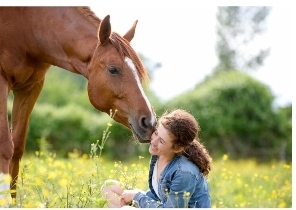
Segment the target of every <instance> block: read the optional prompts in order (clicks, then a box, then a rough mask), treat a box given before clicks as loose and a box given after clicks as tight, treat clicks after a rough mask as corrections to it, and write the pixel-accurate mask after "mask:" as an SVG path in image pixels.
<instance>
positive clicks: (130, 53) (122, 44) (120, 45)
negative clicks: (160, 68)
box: [110, 32, 149, 83]
mask: <svg viewBox="0 0 296 210" xmlns="http://www.w3.org/2000/svg"><path fill="white" fill-rule="evenodd" d="M110 41H111V43H112V44H113V45H114V46H115V47H116V48H117V49H118V51H119V52H120V54H121V55H122V56H123V57H125V56H127V57H129V58H130V59H131V60H132V61H133V63H134V65H135V66H136V69H137V71H138V74H139V77H140V79H141V81H142V82H144V83H148V81H149V77H148V73H147V71H146V69H145V68H144V66H143V64H142V62H141V60H140V58H139V56H138V55H137V54H136V52H135V51H134V49H133V48H132V47H131V46H130V44H129V42H128V41H127V40H125V39H124V38H122V37H121V36H120V35H118V34H117V33H116V32H112V34H111V36H110Z"/></svg>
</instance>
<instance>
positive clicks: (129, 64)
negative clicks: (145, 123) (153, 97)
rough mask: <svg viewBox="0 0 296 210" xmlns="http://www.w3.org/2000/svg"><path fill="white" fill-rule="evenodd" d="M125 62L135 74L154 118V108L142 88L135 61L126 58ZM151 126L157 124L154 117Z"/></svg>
mask: <svg viewBox="0 0 296 210" xmlns="http://www.w3.org/2000/svg"><path fill="white" fill-rule="evenodd" d="M124 61H125V62H126V63H127V65H128V66H129V67H130V69H131V70H132V72H133V74H134V76H135V79H136V81H137V84H138V87H139V89H140V91H141V94H142V96H143V98H144V99H145V101H146V104H147V106H148V108H149V110H150V113H151V116H153V112H152V108H151V107H152V106H151V104H150V102H149V100H148V98H147V96H146V94H145V92H144V90H143V87H142V84H141V81H140V78H139V76H138V74H137V71H136V67H135V64H134V63H133V61H132V60H131V59H130V58H128V57H125V59H124ZM151 124H152V125H154V124H155V119H154V117H151Z"/></svg>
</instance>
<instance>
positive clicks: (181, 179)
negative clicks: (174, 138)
mask: <svg viewBox="0 0 296 210" xmlns="http://www.w3.org/2000/svg"><path fill="white" fill-rule="evenodd" d="M195 182H196V179H195V177H194V176H193V175H192V174H191V173H189V172H181V171H179V172H177V173H176V174H175V176H174V178H173V180H172V181H171V182H170V183H169V185H168V186H166V184H167V183H164V184H162V183H160V184H162V185H164V186H162V187H161V188H162V189H164V191H165V192H164V195H165V196H164V198H163V199H161V201H158V200H155V199H153V198H151V197H149V196H148V195H147V193H146V194H143V193H137V194H136V195H135V196H134V199H133V200H134V202H135V204H136V205H137V204H138V205H139V207H141V208H187V207H188V202H189V200H190V197H191V194H192V192H194V190H195V186H196V183H195Z"/></svg>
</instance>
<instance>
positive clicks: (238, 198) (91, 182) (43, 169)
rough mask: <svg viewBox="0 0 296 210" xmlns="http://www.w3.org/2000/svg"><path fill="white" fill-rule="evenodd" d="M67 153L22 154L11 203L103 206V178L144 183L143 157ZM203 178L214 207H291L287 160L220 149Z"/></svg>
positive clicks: (132, 185)
mask: <svg viewBox="0 0 296 210" xmlns="http://www.w3.org/2000/svg"><path fill="white" fill-rule="evenodd" d="M68 156H69V158H67V159H63V158H59V157H55V156H54V155H52V154H46V155H45V154H43V153H40V152H36V154H35V155H27V156H25V157H24V158H23V160H22V162H21V169H20V174H19V180H18V189H17V199H16V200H14V201H13V204H12V205H11V207H14V208H15V207H17V208H35V207H50V208H52V207H55V208H60V207H68V208H70V207H71V208H72V207H75V208H86V207H99V208H104V207H105V203H106V202H105V200H104V199H102V198H101V193H100V187H101V185H102V183H103V182H104V181H105V180H106V179H117V180H120V181H122V182H123V183H124V184H125V186H126V187H127V188H140V189H144V190H145V189H147V174H148V162H149V158H143V157H137V158H136V159H135V160H132V161H130V162H129V163H121V162H120V161H119V162H110V161H107V160H104V159H103V158H98V157H96V156H92V157H90V156H89V155H86V154H79V153H78V152H77V151H74V152H73V153H69V155H68ZM209 184H210V190H211V198H212V206H213V207H214V208H225V207H231V208H241V207H242V208H247V207H252V208H257V207H260V208H263V207H264V208H266V207H268V208H278V207H279V208H291V207H292V166H291V165H288V164H284V163H278V162H274V163H268V164H257V163H256V161H254V160H241V161H235V160H231V159H230V158H229V157H228V156H227V155H224V156H223V157H221V158H220V159H217V160H214V161H213V171H212V172H211V174H210V177H209ZM0 204H1V200H0ZM0 206H1V205H0Z"/></svg>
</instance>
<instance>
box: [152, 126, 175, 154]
mask: <svg viewBox="0 0 296 210" xmlns="http://www.w3.org/2000/svg"><path fill="white" fill-rule="evenodd" d="M173 140H174V139H173V134H172V133H171V132H170V131H169V130H167V129H166V128H165V127H163V126H162V124H161V123H160V124H159V126H158V127H157V129H156V130H155V131H154V133H153V134H152V136H151V144H150V147H149V152H150V154H151V155H157V156H165V157H168V158H170V157H173V156H175V153H176V152H175V151H174V150H173Z"/></svg>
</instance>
